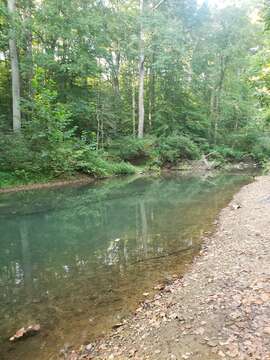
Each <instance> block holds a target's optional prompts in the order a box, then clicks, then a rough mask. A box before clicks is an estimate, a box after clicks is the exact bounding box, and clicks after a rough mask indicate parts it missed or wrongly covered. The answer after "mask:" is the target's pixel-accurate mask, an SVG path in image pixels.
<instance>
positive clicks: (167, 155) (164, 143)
mask: <svg viewBox="0 0 270 360" xmlns="http://www.w3.org/2000/svg"><path fill="white" fill-rule="evenodd" d="M157 152H158V159H159V162H160V164H161V165H162V164H167V163H169V164H177V163H178V162H179V161H181V160H194V159H198V158H199V156H200V151H199V148H198V146H197V145H196V144H195V143H194V142H193V141H192V140H191V139H190V138H189V137H187V136H184V135H172V136H170V137H167V138H164V137H161V138H159V139H158V141H157Z"/></svg>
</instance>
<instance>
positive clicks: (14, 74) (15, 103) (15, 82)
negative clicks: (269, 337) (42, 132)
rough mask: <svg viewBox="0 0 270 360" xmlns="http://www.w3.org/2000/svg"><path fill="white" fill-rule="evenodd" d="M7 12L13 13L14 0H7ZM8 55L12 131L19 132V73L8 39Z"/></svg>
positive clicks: (16, 59) (12, 46)
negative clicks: (10, 82) (9, 63)
mask: <svg viewBox="0 0 270 360" xmlns="http://www.w3.org/2000/svg"><path fill="white" fill-rule="evenodd" d="M7 4H8V10H9V13H10V14H11V15H13V14H14V13H15V0H8V2H7ZM9 54H10V62H11V81H12V111H13V114H12V118H13V131H14V132H19V131H20V130H21V107H20V73H19V59H18V52H17V47H16V41H15V39H13V38H10V39H9Z"/></svg>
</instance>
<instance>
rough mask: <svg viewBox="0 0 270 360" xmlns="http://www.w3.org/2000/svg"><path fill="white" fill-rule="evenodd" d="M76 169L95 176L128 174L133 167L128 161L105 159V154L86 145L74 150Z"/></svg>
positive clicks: (132, 171)
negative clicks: (116, 161) (115, 161)
mask: <svg viewBox="0 0 270 360" xmlns="http://www.w3.org/2000/svg"><path fill="white" fill-rule="evenodd" d="M75 156H76V169H77V170H78V171H82V172H84V173H87V174H90V175H93V176H95V177H107V176H111V175H130V174H134V173H135V168H134V166H132V165H131V164H129V163H125V162H123V161H122V162H120V163H113V162H110V161H108V160H107V159H106V154H104V153H102V152H97V151H93V150H91V149H90V148H89V147H88V146H84V147H83V148H82V149H80V150H78V151H77V152H76V155H75Z"/></svg>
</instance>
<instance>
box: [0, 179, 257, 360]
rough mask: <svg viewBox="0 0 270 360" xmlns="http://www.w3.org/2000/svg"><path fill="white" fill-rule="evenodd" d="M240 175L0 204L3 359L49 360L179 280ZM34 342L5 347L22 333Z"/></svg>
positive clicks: (114, 185) (16, 197) (8, 198)
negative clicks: (27, 329)
mask: <svg viewBox="0 0 270 360" xmlns="http://www.w3.org/2000/svg"><path fill="white" fill-rule="evenodd" d="M251 180H252V177H251V176H250V175H247V174H246V173H238V174H231V173H226V174H215V175H213V174H212V175H209V174H208V176H206V175H203V176H195V175H194V176H191V175H177V174H175V175H162V176H158V177H157V176H142V177H137V178H136V177H135V178H134V177H131V178H129V177H128V178H122V179H114V180H109V181H105V182H99V183H97V184H93V185H87V186H79V187H78V186H77V187H68V188H61V189H51V190H48V189H46V190H45V189H44V190H36V191H27V192H18V193H15V194H14V193H13V194H3V195H1V196H0V249H1V251H0V319H1V321H0V351H1V359H3V360H24V359H27V360H34V359H35V360H36V359H39V360H52V359H57V358H58V354H59V350H60V349H61V348H63V347H72V346H75V347H76V346H78V345H79V344H81V343H86V344H87V343H89V342H91V341H93V339H95V338H96V337H98V336H101V335H103V334H106V333H107V332H108V331H109V330H110V329H111V327H112V325H114V324H116V323H119V322H120V321H121V320H122V319H123V318H124V317H126V316H127V315H128V314H130V313H131V311H133V310H134V309H135V308H136V306H138V303H139V302H140V301H142V300H143V298H144V295H143V293H145V292H148V293H149V296H151V294H152V293H153V292H154V290H153V287H154V285H155V284H157V283H159V282H160V281H164V280H166V279H167V280H169V279H170V278H171V276H172V275H173V274H175V273H176V274H183V273H184V272H185V270H186V269H187V267H188V266H189V265H190V263H191V262H192V259H193V258H194V256H195V255H196V254H198V252H199V250H200V245H201V236H202V235H203V234H204V233H205V232H208V231H211V230H212V229H213V221H214V219H215V217H216V216H217V214H218V213H219V211H220V210H221V209H222V208H223V207H225V206H226V205H227V204H228V202H229V201H230V200H231V199H232V196H233V195H234V193H235V192H237V191H238V190H239V189H240V188H241V187H242V186H243V185H245V184H247V183H249V182H250V181H251ZM32 323H40V324H41V331H40V333H39V334H38V335H37V336H35V337H32V338H28V339H26V340H23V341H19V342H17V343H16V344H11V343H9V341H8V338H9V336H11V335H13V334H14V332H16V330H18V329H19V328H20V327H22V326H27V325H29V324H32Z"/></svg>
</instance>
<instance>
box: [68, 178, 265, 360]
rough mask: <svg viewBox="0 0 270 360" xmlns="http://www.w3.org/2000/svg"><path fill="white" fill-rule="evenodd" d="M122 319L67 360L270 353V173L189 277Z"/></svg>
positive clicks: (243, 196) (207, 358) (229, 211)
mask: <svg viewBox="0 0 270 360" xmlns="http://www.w3.org/2000/svg"><path fill="white" fill-rule="evenodd" d="M161 288H163V286H161ZM119 325H121V326H119V328H117V329H116V330H114V331H113V333H112V334H111V335H109V336H108V337H106V338H104V339H101V340H100V341H97V342H96V343H93V344H88V346H86V347H85V346H84V347H82V348H81V350H80V351H78V352H73V353H71V354H69V355H68V356H67V357H66V358H68V359H72V360H74V359H122V360H123V359H138V360H139V359H153V360H159V359H162V360H170V359H171V360H172V359H194V360H195V359H196V360H197V359H202V360H212V359H258V360H266V359H270V177H266V176H265V177H259V178H258V179H257V180H256V181H255V182H254V183H252V184H250V185H247V186H245V187H244V188H242V190H241V191H240V192H239V193H238V194H236V195H235V197H234V199H233V201H232V202H231V203H230V205H229V206H228V207H227V208H225V209H224V210H222V212H221V213H220V216H219V218H218V221H217V228H216V231H215V233H214V234H213V235H212V236H211V238H209V239H205V242H204V247H203V249H202V251H201V254H200V256H199V257H197V258H196V259H195V260H194V263H193V265H192V266H191V268H190V270H189V271H188V272H187V273H186V274H185V276H184V277H183V278H181V279H180V278H178V279H176V280H175V281H174V282H173V283H171V284H169V285H166V286H165V287H164V288H163V289H162V290H161V291H160V292H159V293H158V294H157V295H156V296H155V298H154V299H149V300H146V301H145V302H144V303H143V304H141V306H140V307H139V308H138V309H137V311H136V313H135V314H134V315H132V316H131V317H130V319H127V321H126V322H125V323H124V324H119Z"/></svg>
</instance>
